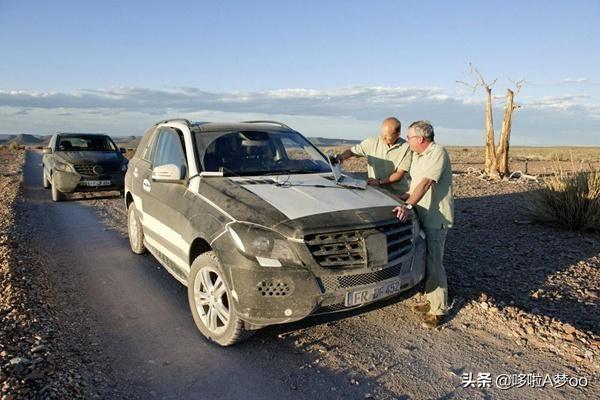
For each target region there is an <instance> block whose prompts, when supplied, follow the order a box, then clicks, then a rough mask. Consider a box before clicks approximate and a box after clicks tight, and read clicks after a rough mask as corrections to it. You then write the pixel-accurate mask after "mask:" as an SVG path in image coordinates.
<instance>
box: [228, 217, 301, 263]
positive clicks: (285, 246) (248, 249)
mask: <svg viewBox="0 0 600 400" xmlns="http://www.w3.org/2000/svg"><path fill="white" fill-rule="evenodd" d="M227 229H228V231H229V234H230V235H231V238H232V239H233V242H234V243H235V245H236V247H237V248H238V250H240V251H241V252H242V253H244V254H246V255H248V256H250V257H255V258H256V260H257V261H258V263H259V264H260V265H262V266H263V267H281V265H282V261H283V262H286V263H292V264H300V262H299V260H298V257H296V254H295V253H294V251H293V250H292V248H291V247H290V244H289V242H288V240H287V239H286V238H285V237H283V236H282V235H280V234H279V233H277V232H275V231H273V230H271V229H268V228H265V227H261V226H259V225H251V224H246V223H235V224H232V225H229V227H228V228H227Z"/></svg>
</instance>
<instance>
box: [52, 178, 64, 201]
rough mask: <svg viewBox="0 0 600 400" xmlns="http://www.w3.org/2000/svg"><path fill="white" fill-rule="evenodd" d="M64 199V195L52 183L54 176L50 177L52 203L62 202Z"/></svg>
mask: <svg viewBox="0 0 600 400" xmlns="http://www.w3.org/2000/svg"><path fill="white" fill-rule="evenodd" d="M64 199H65V195H64V193H63V192H61V191H59V190H58V188H57V187H56V184H55V183H54V176H52V201H54V202H58V201H63V200H64Z"/></svg>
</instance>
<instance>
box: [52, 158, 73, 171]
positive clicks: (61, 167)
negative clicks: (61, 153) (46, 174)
mask: <svg viewBox="0 0 600 400" xmlns="http://www.w3.org/2000/svg"><path fill="white" fill-rule="evenodd" d="M54 169H55V170H57V171H61V172H75V170H74V169H73V167H72V166H71V165H69V164H67V163H64V162H61V161H55V162H54Z"/></svg>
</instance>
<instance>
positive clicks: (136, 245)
mask: <svg viewBox="0 0 600 400" xmlns="http://www.w3.org/2000/svg"><path fill="white" fill-rule="evenodd" d="M127 232H128V234H129V246H130V247H131V251H133V252H134V253H135V254H144V253H145V252H146V246H144V230H143V229H142V222H141V221H140V218H139V217H138V215H137V212H136V211H135V204H134V203H131V204H129V208H128V209H127Z"/></svg>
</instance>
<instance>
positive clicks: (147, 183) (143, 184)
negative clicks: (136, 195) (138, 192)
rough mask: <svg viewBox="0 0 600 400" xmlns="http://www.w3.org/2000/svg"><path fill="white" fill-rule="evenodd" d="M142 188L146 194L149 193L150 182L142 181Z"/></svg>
mask: <svg viewBox="0 0 600 400" xmlns="http://www.w3.org/2000/svg"><path fill="white" fill-rule="evenodd" d="M142 186H143V187H144V190H145V191H146V192H149V191H150V189H151V186H150V181H149V180H148V179H144V180H143V181H142Z"/></svg>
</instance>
